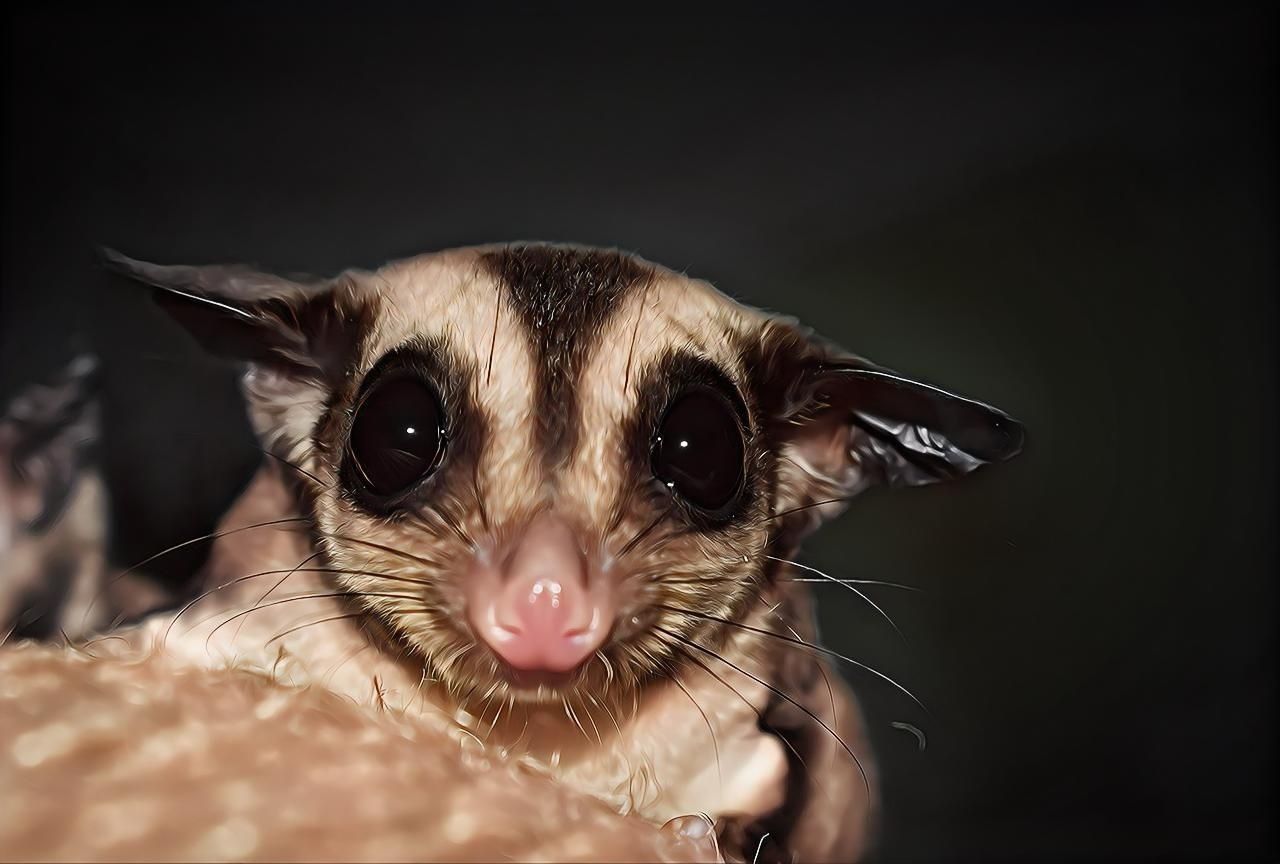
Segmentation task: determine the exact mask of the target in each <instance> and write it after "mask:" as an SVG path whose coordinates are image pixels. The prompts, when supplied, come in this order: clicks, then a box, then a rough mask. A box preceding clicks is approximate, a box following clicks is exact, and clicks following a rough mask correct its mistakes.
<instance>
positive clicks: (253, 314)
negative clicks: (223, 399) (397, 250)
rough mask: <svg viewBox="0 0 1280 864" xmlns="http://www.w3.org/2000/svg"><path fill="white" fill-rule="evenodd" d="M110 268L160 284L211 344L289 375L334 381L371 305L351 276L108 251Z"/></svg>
mask: <svg viewBox="0 0 1280 864" xmlns="http://www.w3.org/2000/svg"><path fill="white" fill-rule="evenodd" d="M102 256H103V260H104V262H105V264H106V266H107V268H108V269H109V270H111V271H113V272H115V273H119V274H121V275H124V276H127V277H129V278H130V279H133V280H134V281H137V282H141V283H143V284H146V285H150V286H151V287H152V288H154V289H156V291H155V299H156V301H157V302H158V303H159V304H160V305H161V306H162V307H163V308H164V309H166V310H167V311H168V312H169V313H170V314H171V315H172V316H173V317H174V318H175V319H177V320H178V321H179V322H180V323H181V324H183V325H184V326H185V327H186V328H187V330H189V331H190V332H191V334H192V335H193V336H195V337H196V339H197V340H198V341H199V342H200V343H201V345H203V346H204V347H205V348H206V349H208V350H209V351H211V352H212V353H214V354H217V355H219V356H222V357H228V358H231V359H235V360H243V361H247V362H250V363H254V364H258V365H260V366H264V367H270V368H273V369H275V370H276V371H280V372H283V373H285V374H289V375H296V376H305V377H311V378H318V379H323V380H329V381H334V380H336V378H338V377H340V376H341V374H342V372H343V370H344V368H345V364H346V362H347V361H348V359H349V356H350V353H351V350H352V348H353V346H354V340H356V339H357V338H358V337H359V335H360V333H359V331H360V330H361V329H362V328H361V324H362V323H364V322H363V318H362V313H363V312H364V311H365V310H366V309H367V305H366V304H362V303H360V302H358V301H357V298H356V286H355V284H354V282H353V280H351V279H350V278H342V279H338V280H334V281H332V282H330V281H324V280H314V279H286V278H284V277H282V276H275V275H272V274H269V273H260V272H257V271H255V270H253V269H251V268H247V267H239V266H204V267H188V266H165V265H160V264H148V263H147V262H145V261H135V260H134V259H132V258H129V257H126V256H124V255H121V254H120V253H119V252H116V251H114V250H111V249H103V250H102Z"/></svg>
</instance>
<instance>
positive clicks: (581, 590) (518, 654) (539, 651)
mask: <svg viewBox="0 0 1280 864" xmlns="http://www.w3.org/2000/svg"><path fill="white" fill-rule="evenodd" d="M504 569H505V572H503V570H502V569H499V568H497V567H488V566H480V567H478V568H477V570H476V572H474V573H473V574H472V578H471V580H470V584H469V586H468V587H469V591H468V594H469V597H468V600H469V603H468V617H469V618H470V621H471V626H472V628H474V630H475V632H476V633H477V635H479V637H480V638H481V639H482V640H484V642H485V643H486V644H487V645H488V646H489V647H490V648H491V649H493V652H494V653H495V654H497V655H498V656H499V657H501V658H502V659H503V660H504V661H505V662H506V663H507V664H509V665H510V666H511V667H512V668H514V669H517V670H520V671H526V672H530V671H538V672H568V671H570V670H572V669H575V668H577V667H578V666H580V665H581V664H582V663H583V662H584V661H586V660H587V659H589V658H590V657H591V656H592V654H594V653H595V651H596V649H597V648H599V647H600V646H601V645H602V644H604V640H605V638H606V637H607V636H608V634H609V629H610V627H612V626H613V617H614V613H613V602H612V597H611V595H610V592H609V590H608V587H607V586H606V585H605V584H604V580H602V579H595V580H589V579H588V574H587V563H586V561H585V559H584V557H583V555H582V553H581V551H580V550H579V549H578V546H577V543H576V542H575V538H574V535H573V532H572V531H571V530H570V528H569V527H568V526H567V525H565V524H564V523H563V522H561V521H560V520H558V519H556V518H555V517H552V516H546V515H544V516H540V517H538V518H537V519H536V520H534V522H533V523H532V524H530V526H529V528H528V530H526V531H525V533H524V536H523V537H521V538H520V541H519V543H518V545H517V547H516V549H515V551H514V554H512V555H511V556H510V559H509V561H508V562H507V564H506V567H505V568H504Z"/></svg>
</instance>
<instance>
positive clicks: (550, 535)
mask: <svg viewBox="0 0 1280 864" xmlns="http://www.w3.org/2000/svg"><path fill="white" fill-rule="evenodd" d="M106 260H107V262H108V264H109V266H110V267H111V268H113V269H114V270H115V271H118V272H120V273H122V274H125V275H127V276H129V277H131V278H132V279H134V280H137V281H139V282H141V283H144V284H146V285H148V286H152V287H153V288H154V289H155V296H156V298H157V299H158V301H159V302H160V303H161V304H162V305H163V306H164V307H165V308H166V309H168V310H169V311H170V312H171V313H172V314H173V315H174V316H175V317H176V318H177V319H178V320H179V321H180V322H182V323H183V324H184V325H185V326H186V327H188V328H189V329H190V331H191V332H192V333H193V334H194V335H195V337H196V338H197V339H198V340H199V341H200V342H201V343H202V344H204V345H205V346H207V347H208V348H209V349H210V350H212V351H215V352H217V353H219V354H221V355H224V356H227V357H230V358H232V359H234V360H236V361H240V362H243V363H244V364H245V373H244V378H243V389H244V393H245V397H246V400H247V404H248V411H249V415H250V418H251V420H252V423H253V426H254V428H255V429H256V431H257V434H258V436H259V437H260V439H261V442H262V445H263V448H264V450H265V451H266V452H267V453H268V454H269V455H270V456H271V457H272V458H271V459H270V460H269V462H268V464H266V465H265V466H264V467H263V469H262V470H261V472H260V474H259V476H258V477H257V478H256V479H255V480H254V482H253V484H252V485H251V486H250V488H249V489H248V490H247V491H246V493H245V495H244V496H243V497H242V498H241V500H240V502H239V504H237V505H236V507H235V508H234V509H233V510H232V511H231V513H229V514H228V515H227V516H226V518H225V519H224V521H223V523H222V525H221V526H220V531H219V536H218V539H217V545H216V547H215V553H214V557H213V560H212V564H211V566H210V572H209V574H208V580H207V585H206V588H207V590H206V591H205V592H204V593H202V594H201V595H200V596H199V597H198V598H196V599H194V600H193V601H191V602H190V603H189V604H186V605H185V606H183V607H182V608H181V609H179V610H177V611H176V612H170V613H166V614H163V615H158V616H155V617H153V618H151V619H149V620H147V621H146V622H144V623H143V624H142V625H140V626H138V627H135V628H133V629H132V630H130V631H127V633H126V634H125V635H126V636H127V638H128V639H129V640H132V641H133V642H134V643H135V644H138V645H145V646H146V648H147V650H152V651H159V652H163V653H165V654H166V655H167V656H169V657H170V658H172V659H174V660H175V662H180V663H185V664H191V665H196V666H204V667H209V666H219V665H228V664H231V665H236V666H239V667H242V668H249V669H256V670H261V671H263V672H264V673H266V674H269V675H270V676H271V677H273V678H274V679H275V680H276V681H279V682H282V683H284V684H290V685H299V686H307V687H323V688H326V689H329V690H333V691H336V692H338V693H340V694H343V695H345V696H348V697H350V698H351V699H352V700H355V701H356V702H358V703H361V704H375V703H376V704H377V705H378V706H380V707H384V708H387V707H389V708H391V709H394V710H397V711H400V712H403V713H404V714H406V715H412V716H415V717H419V718H421V719H422V720H424V721H425V722H429V723H436V724H438V725H439V726H440V728H442V729H447V730H452V732H453V733H455V734H456V737H457V740H458V741H459V747H460V748H461V749H462V750H463V751H464V752H465V753H473V755H475V756H476V758H484V759H491V758H492V759H500V760H515V761H518V762H521V763H522V764H529V765H534V766H537V769H538V770H540V771H543V772H545V773H546V774H547V775H549V776H551V777H552V778H554V779H555V781H556V782H557V783H559V784H563V785H565V786H568V787H571V788H573V789H576V790H579V791H582V792H585V793H588V794H589V795H591V796H594V797H595V798H598V799H599V800H601V801H604V802H607V803H608V804H609V805H610V806H611V807H613V808H615V809H616V810H618V811H621V812H624V813H630V814H634V815H636V816H639V817H641V818H642V819H646V820H649V821H651V822H653V823H654V824H663V823H666V822H668V821H669V820H672V819H679V818H682V817H687V816H689V815H690V814H706V815H707V816H709V817H710V819H711V820H712V821H713V822H714V823H715V825H716V826H717V830H718V831H719V834H720V843H721V851H722V854H724V855H725V856H726V857H727V858H730V859H733V858H735V857H736V858H740V859H746V860H752V859H754V858H756V857H757V856H759V858H758V860H761V861H764V860H773V859H777V860H791V859H800V860H850V859H852V858H855V857H857V856H858V855H860V854H861V853H862V852H863V851H864V850H865V849H866V848H867V844H868V842H869V840H870V839H871V836H872V828H873V824H874V813H875V807H876V786H877V784H876V770H875V765H874V760H873V759H872V754H871V753H870V752H869V750H868V746H867V740H866V737H865V735H864V732H863V728H862V725H861V721H860V719H859V715H858V711H857V708H856V704H855V703H854V701H853V699H852V697H851V694H850V693H849V691H848V690H847V688H846V686H845V685H844V684H843V683H842V682H841V680H840V678H839V676H838V675H837V674H835V673H834V671H833V669H832V668H831V665H830V663H829V660H830V658H829V657H828V656H827V655H825V654H824V653H823V649H820V648H818V647H816V646H815V645H814V637H815V633H814V625H813V615H812V610H811V605H810V598H809V595H808V590H807V588H808V586H807V585H805V584H804V583H803V582H800V581H797V580H794V579H791V578H788V576H787V574H788V572H789V570H788V568H789V563H788V562H789V560H790V559H792V558H793V557H794V556H795V555H796V552H797V549H798V547H799V544H800V543H801V541H802V540H803V538H804V537H805V536H806V535H807V534H808V533H810V532H811V531H813V530H814V529H815V528H816V527H817V526H818V524H819V523H820V522H821V521H822V520H824V519H826V518H828V517H830V516H832V515H834V514H835V513H837V512H839V511H840V510H841V509H842V508H843V507H844V506H845V504H846V502H848V501H849V499H850V498H851V497H853V496H854V495H856V494H857V493H859V492H860V491H862V490H864V489H866V488H868V487H870V486H873V485H877V484H880V485H888V486H914V485H920V484H925V483H932V482H935V481H940V480H947V479H951V478H955V477H959V476H961V475H964V474H966V473H968V472H970V471H972V470H974V469H975V468H977V467H979V466H981V465H984V464H987V463H991V462H998V461H1002V460H1005V459H1008V458H1010V457H1012V456H1013V455H1015V454H1016V453H1018V452H1019V451H1020V449H1021V447H1022V444H1023V438H1024V433H1023V428H1022V426H1021V425H1020V424H1019V423H1018V422H1017V421H1015V420H1014V419H1012V418H1010V417H1009V416H1007V415H1006V414H1004V413H1002V412H1000V411H998V410H996V409H994V408H992V407H989V406H987V405H985V404H982V403H980V402H976V401H972V400H970V399H966V398H962V397H960V396H956V395H953V394H951V393H948V392H945V391H943V390H941V389H938V388H936V387H934V386H930V385H928V384H923V383H919V382H916V381H911V380H908V379H907V378H904V377H903V376H901V375H898V374H895V373H894V372H892V371H890V370H888V369H885V368H883V367H880V366H878V365H875V364H873V363H871V362H869V361H867V360H865V359H863V358H861V357H859V356H856V355H854V354H850V353H848V352H846V351H844V350H841V349H840V348H837V347H836V346H834V345H831V344H829V343H828V342H826V341H823V340H822V339H821V338H819V337H818V336H815V335H814V334H812V333H811V332H810V331H808V330H806V329H803V328H802V327H800V326H799V325H798V324H797V323H795V322H793V321H791V320H789V319H785V318H781V317H778V316H775V315H771V314H766V313H763V312H761V311H757V310H755V309H751V308H747V307H745V306H743V305H741V304H739V303H737V302H735V301H733V300H732V299H730V298H729V297H727V296H726V295H724V294H722V293H720V292H719V291H718V290H716V289H715V288H713V287H712V286H711V285H709V284H707V283H706V282H703V281H699V280H696V279H693V278H688V277H686V276H684V275H682V274H679V273H676V272H673V271H671V270H668V269H664V268H663V267H660V266H658V265H656V264H653V263H650V262H648V261H645V260H642V259H640V258H638V257H635V256H632V255H629V254H623V253H620V252H617V251H613V250H604V249H595V248H584V247H578V246H569V245H555V244H538V243H521V244H509V245H492V246H482V247H474V248H464V249H457V250H450V251H444V252H437V253H433V254H426V255H423V256H420V257H416V258H412V259H409V260H402V261H397V262H394V263H390V264H388V265H386V266H384V267H382V268H380V269H378V270H376V271H373V272H365V271H357V270H351V271H348V272H344V273H342V274H340V275H339V276H337V277H335V278H331V279H310V278H285V277H281V276H276V275H271V274H267V273H262V272H257V271H255V270H253V269H250V268H245V267H238V266H161V265H156V264H148V263H143V262H140V261H135V260H132V259H130V258H127V257H124V256H123V255H120V254H117V253H114V252H109V253H107V254H106ZM353 746H354V745H353Z"/></svg>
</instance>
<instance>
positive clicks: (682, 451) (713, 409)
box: [650, 386, 744, 518]
mask: <svg viewBox="0 0 1280 864" xmlns="http://www.w3.org/2000/svg"><path fill="white" fill-rule="evenodd" d="M743 452H744V445H743V441H742V424H741V423H740V422H739V419H738V414H737V412H736V411H734V410H733V406H732V405H731V404H730V403H729V400H728V399H726V398H725V397H724V396H722V395H721V394H720V393H719V392H718V391H716V390H713V389H711V388H709V387H704V386H695V387H691V388H689V389H688V390H685V391H684V392H683V393H681V394H680V395H679V396H677V397H676V398H675V399H674V400H673V401H672V402H671V405H670V406H669V407H668V408H667V412H666V414H664V415H663V417H662V420H661V422H659V423H658V429H657V434H656V435H655V437H654V439H653V449H652V452H651V454H650V456H651V460H652V466H653V474H654V476H655V477H657V478H658V480H660V481H661V482H662V483H663V484H665V485H666V486H667V488H668V489H670V490H671V491H672V492H674V493H675V494H676V495H678V496H679V497H680V498H682V499H684V500H685V501H686V502H688V503H689V504H691V505H693V506H694V507H696V508H698V509H699V510H701V511H703V512H704V513H705V514H706V515H708V516H711V517H713V518H726V517H728V516H731V515H732V511H733V508H734V506H735V505H736V504H737V503H738V499H739V498H740V497H741V494H742V485H743V483H742V481H743Z"/></svg>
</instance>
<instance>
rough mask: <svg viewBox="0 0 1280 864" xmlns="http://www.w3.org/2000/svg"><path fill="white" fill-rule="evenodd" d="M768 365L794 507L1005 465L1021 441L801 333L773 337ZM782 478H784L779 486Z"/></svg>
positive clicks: (938, 393)
mask: <svg viewBox="0 0 1280 864" xmlns="http://www.w3.org/2000/svg"><path fill="white" fill-rule="evenodd" d="M772 338H773V339H774V346H775V347H774V350H773V352H772V355H773V356H772V360H773V362H772V363H770V364H769V367H770V373H769V374H771V375H775V376H779V378H780V380H775V381H774V382H773V383H774V385H775V392H780V393H782V394H785V395H784V396H783V398H782V399H781V400H780V401H779V402H778V407H777V412H776V414H775V416H776V418H777V419H778V420H779V421H780V425H779V432H778V434H779V436H780V437H781V438H782V440H783V442H784V453H785V455H786V456H787V457H788V458H789V460H790V461H791V462H792V463H794V467H795V468H798V469H800V470H799V472H798V473H793V476H792V477H791V478H790V481H791V482H790V486H791V489H790V493H791V496H790V497H792V498H793V499H795V501H793V503H795V504H798V505H801V506H803V505H804V504H806V503H812V502H816V501H819V500H828V499H832V498H848V497H849V496H852V495H855V494H857V493H858V492H860V491H862V490H863V489H866V488H867V487H868V486H872V485H885V486H919V485H923V484H926V483H935V482H938V481H941V480H949V479H952V478H955V477H959V476H961V475H963V474H967V473H969V472H970V471H973V470H974V469H975V468H978V467H979V466H982V465H986V464H989V463H992V462H1003V461H1004V460H1006V459H1010V458H1012V457H1014V456H1016V455H1017V454H1018V453H1019V452H1021V450H1022V447H1023V443H1024V441H1025V439H1026V433H1025V430H1024V428H1023V426H1022V424H1021V423H1019V422H1018V421H1017V420H1014V419H1013V418H1012V417H1010V416H1009V415H1007V414H1005V413H1004V412H1002V411H1000V410H998V409H996V408H993V407H991V406H990V405H986V404H984V403H982V402H977V401H974V400H972V399H967V398H965V397H962V396H957V395H955V394H954V393H948V392H947V391H945V390H941V389H939V388H937V387H934V386H932V385H930V384H925V383H922V382H919V381H913V380H911V379H910V378H906V377H904V376H902V375H899V374H897V373H895V372H892V371H891V370H888V369H885V368H883V367H881V366H877V365H875V364H873V363H871V362H869V361H867V360H864V359H863V358H861V357H857V356H854V355H851V354H848V353H845V352H842V351H840V350H839V349H836V348H834V347H832V346H829V345H826V344H824V343H822V342H820V341H818V340H816V339H813V338H812V337H809V336H808V335H807V334H804V333H803V332H802V331H800V330H798V329H797V328H793V327H790V326H786V327H785V329H783V330H781V331H778V330H775V331H774V333H773V334H772ZM784 479H786V478H784Z"/></svg>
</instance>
